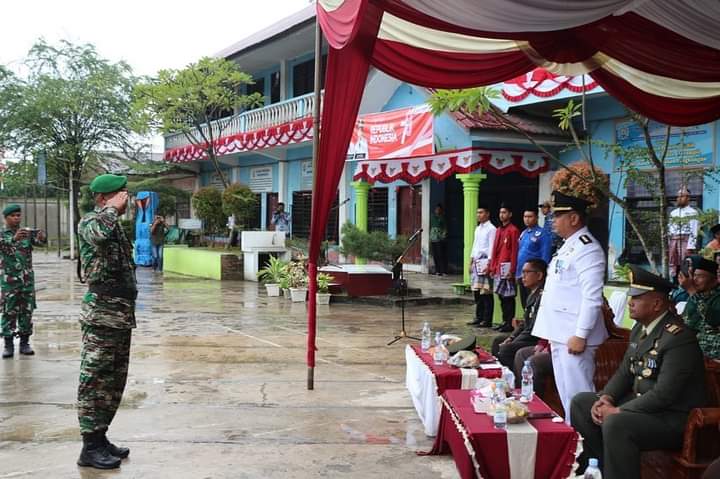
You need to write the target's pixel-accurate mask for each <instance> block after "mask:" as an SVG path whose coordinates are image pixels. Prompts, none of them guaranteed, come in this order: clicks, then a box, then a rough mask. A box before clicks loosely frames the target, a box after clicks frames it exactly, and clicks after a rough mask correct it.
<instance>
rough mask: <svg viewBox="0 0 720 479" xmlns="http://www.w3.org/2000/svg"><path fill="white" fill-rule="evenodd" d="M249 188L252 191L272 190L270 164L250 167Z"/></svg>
mask: <svg viewBox="0 0 720 479" xmlns="http://www.w3.org/2000/svg"><path fill="white" fill-rule="evenodd" d="M249 186H250V189H251V190H252V191H253V192H254V193H270V192H272V190H273V169H272V166H254V167H252V168H250V185H249Z"/></svg>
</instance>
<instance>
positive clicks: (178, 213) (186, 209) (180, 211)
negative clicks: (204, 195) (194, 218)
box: [175, 197, 190, 219]
mask: <svg viewBox="0 0 720 479" xmlns="http://www.w3.org/2000/svg"><path fill="white" fill-rule="evenodd" d="M175 217H176V218H178V219H179V218H190V197H187V198H182V197H177V198H175Z"/></svg>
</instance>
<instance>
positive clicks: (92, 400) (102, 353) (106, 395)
mask: <svg viewBox="0 0 720 479" xmlns="http://www.w3.org/2000/svg"><path fill="white" fill-rule="evenodd" d="M131 335H132V330H131V329H115V328H108V327H105V326H90V325H88V324H83V325H82V349H81V353H80V354H81V355H80V384H79V386H78V400H77V404H78V406H77V407H78V420H79V422H80V432H81V433H82V434H87V433H91V432H95V431H106V430H107V429H108V427H110V423H112V420H113V418H114V417H115V413H116V412H117V409H118V407H119V406H120V401H121V400H122V396H123V392H124V391H125V383H126V382H127V374H128V363H129V361H130V338H131Z"/></svg>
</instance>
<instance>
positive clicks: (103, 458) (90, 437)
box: [77, 432, 121, 469]
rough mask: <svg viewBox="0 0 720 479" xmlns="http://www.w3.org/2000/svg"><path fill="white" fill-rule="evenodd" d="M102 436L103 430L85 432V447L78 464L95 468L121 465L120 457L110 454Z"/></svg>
mask: <svg viewBox="0 0 720 479" xmlns="http://www.w3.org/2000/svg"><path fill="white" fill-rule="evenodd" d="M102 438H103V433H102V432H94V433H90V434H83V448H82V451H80V457H79V458H78V460H77V465H78V466H82V467H94V468H95V469H115V468H117V467H120V462H121V461H120V458H119V457H117V456H113V455H112V454H110V451H109V450H108V448H107V447H106V446H105V444H104V443H103V440H102Z"/></svg>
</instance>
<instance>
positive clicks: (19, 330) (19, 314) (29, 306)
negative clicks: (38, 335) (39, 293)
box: [0, 291, 35, 337]
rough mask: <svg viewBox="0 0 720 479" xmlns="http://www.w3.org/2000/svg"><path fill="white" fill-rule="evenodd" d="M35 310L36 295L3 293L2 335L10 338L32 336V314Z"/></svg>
mask: <svg viewBox="0 0 720 479" xmlns="http://www.w3.org/2000/svg"><path fill="white" fill-rule="evenodd" d="M34 309H35V294H34V293H33V292H25V291H3V292H2V319H0V335H2V336H5V337H8V336H13V335H14V334H17V335H18V336H30V335H31V334H32V333H33V324H32V314H33V310H34Z"/></svg>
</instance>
